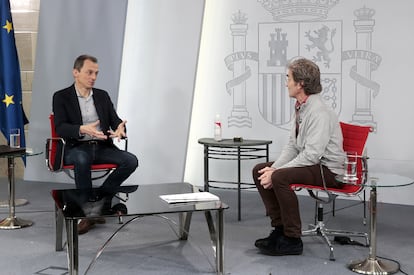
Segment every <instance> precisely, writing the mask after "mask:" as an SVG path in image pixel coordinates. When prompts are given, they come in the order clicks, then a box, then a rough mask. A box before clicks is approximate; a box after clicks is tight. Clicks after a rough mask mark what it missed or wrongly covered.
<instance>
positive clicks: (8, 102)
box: [3, 94, 14, 107]
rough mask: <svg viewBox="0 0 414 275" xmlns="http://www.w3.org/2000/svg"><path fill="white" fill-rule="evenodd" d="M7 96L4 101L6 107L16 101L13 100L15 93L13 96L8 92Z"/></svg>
mask: <svg viewBox="0 0 414 275" xmlns="http://www.w3.org/2000/svg"><path fill="white" fill-rule="evenodd" d="M5 96H6V97H5V98H4V99H3V102H4V103H6V107H9V105H10V104H14V101H13V97H14V95H12V96H8V95H7V94H6V95H5Z"/></svg>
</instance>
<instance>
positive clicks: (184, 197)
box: [160, 192, 220, 203]
mask: <svg viewBox="0 0 414 275" xmlns="http://www.w3.org/2000/svg"><path fill="white" fill-rule="evenodd" d="M160 198H161V199H163V200H164V201H166V202H168V203H185V202H203V201H219V200H220V198H219V197H217V196H216V195H213V194H211V193H209V192H195V193H182V194H171V195H160Z"/></svg>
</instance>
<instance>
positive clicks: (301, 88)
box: [253, 58, 345, 256]
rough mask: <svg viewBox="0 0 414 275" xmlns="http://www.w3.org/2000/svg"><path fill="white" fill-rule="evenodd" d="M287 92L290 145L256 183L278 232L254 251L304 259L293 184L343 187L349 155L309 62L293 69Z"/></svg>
mask: <svg viewBox="0 0 414 275" xmlns="http://www.w3.org/2000/svg"><path fill="white" fill-rule="evenodd" d="M286 86H287V88H288V90H289V96H290V97H291V98H295V99H296V105H295V110H296V112H295V117H294V122H295V123H293V126H292V129H291V132H290V138H289V142H288V144H287V145H286V146H285V147H284V148H283V150H282V152H281V154H280V156H279V158H278V159H277V160H276V161H275V162H266V163H261V164H258V165H256V166H255V167H254V169H253V179H254V182H255V184H256V187H257V189H258V191H259V194H260V196H261V198H262V200H263V203H264V205H265V208H266V213H267V215H268V216H269V217H270V220H271V226H272V227H273V228H274V229H273V231H272V232H271V233H270V235H269V236H268V237H266V238H263V239H258V240H256V242H255V246H256V247H257V248H259V250H260V252H261V253H263V254H266V255H274V256H279V255H300V254H302V251H303V243H302V240H301V238H300V237H301V232H302V225H301V220H300V213H299V205H298V200H297V197H296V194H295V192H294V191H293V190H292V189H291V188H290V184H292V183H304V184H309V185H322V175H321V167H320V165H319V163H320V162H321V163H322V169H323V176H324V178H325V181H326V184H327V186H329V187H340V186H341V183H339V182H337V181H336V180H335V176H336V175H337V174H340V173H342V170H343V163H344V160H345V152H344V151H343V147H342V132H341V129H340V125H339V122H338V119H337V116H336V114H335V113H334V112H333V111H332V110H331V109H329V107H328V106H327V105H326V104H325V103H324V102H323V100H322V98H321V96H320V95H319V93H320V92H321V91H322V86H321V83H320V71H319V67H318V66H317V65H316V64H315V63H313V62H312V61H310V60H307V59H303V58H302V59H297V60H295V61H293V62H292V63H290V64H289V66H288V73H287V80H286Z"/></svg>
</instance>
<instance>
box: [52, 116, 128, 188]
mask: <svg viewBox="0 0 414 275" xmlns="http://www.w3.org/2000/svg"><path fill="white" fill-rule="evenodd" d="M49 120H50V132H51V137H50V138H48V139H46V150H45V152H46V154H45V158H46V166H47V168H48V169H49V171H52V172H61V171H63V172H65V173H66V174H68V175H69V176H70V177H71V178H74V176H73V175H72V174H71V172H73V169H74V165H67V164H64V162H63V156H64V154H65V145H66V143H65V140H64V139H63V138H61V137H59V136H58V135H57V133H56V129H55V121H54V115H53V113H52V114H50V116H49ZM126 142H127V141H125V147H126ZM125 149H126V148H125ZM116 167H117V165H116V164H113V163H105V164H92V166H91V171H92V172H93V174H94V176H93V177H92V180H96V179H100V178H103V177H105V176H107V175H108V174H109V173H111V172H112V171H113V169H115V168H116Z"/></svg>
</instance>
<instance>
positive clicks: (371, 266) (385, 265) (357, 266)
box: [348, 258, 399, 275]
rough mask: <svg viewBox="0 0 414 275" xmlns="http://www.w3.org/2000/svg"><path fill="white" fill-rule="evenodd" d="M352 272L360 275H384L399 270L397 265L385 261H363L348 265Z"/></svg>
mask: <svg viewBox="0 0 414 275" xmlns="http://www.w3.org/2000/svg"><path fill="white" fill-rule="evenodd" d="M348 268H349V269H350V270H352V271H353V272H356V273H360V274H375V275H386V274H393V273H396V272H397V271H398V270H399V267H398V264H397V263H395V262H393V261H389V260H385V259H370V258H367V259H364V260H358V261H353V262H351V263H350V264H349V265H348Z"/></svg>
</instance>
